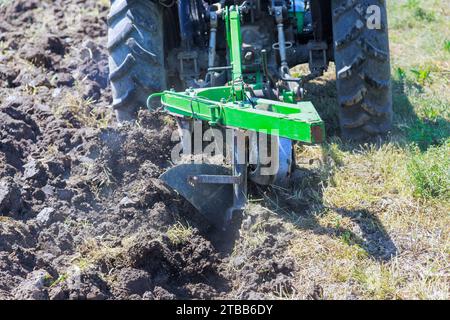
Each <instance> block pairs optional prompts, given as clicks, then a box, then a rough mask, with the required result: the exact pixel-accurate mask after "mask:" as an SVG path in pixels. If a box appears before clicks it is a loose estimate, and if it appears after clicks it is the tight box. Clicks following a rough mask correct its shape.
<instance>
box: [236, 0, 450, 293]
mask: <svg viewBox="0 0 450 320" xmlns="http://www.w3.org/2000/svg"><path fill="white" fill-rule="evenodd" d="M387 3H388V14H389V27H390V42H391V64H392V78H393V102H394V112H395V115H394V128H393V130H392V133H391V134H390V136H389V137H387V138H386V139H385V140H384V141H382V142H377V143H367V144H361V145H358V144H351V143H348V142H345V141H342V140H341V139H340V138H339V137H338V134H339V129H338V125H337V118H336V108H337V106H336V102H335V101H336V100H335V99H336V91H335V80H334V79H335V78H334V69H333V67H331V68H330V71H329V72H327V73H326V74H325V76H324V77H323V78H322V79H318V80H316V81H315V82H314V83H313V84H311V85H309V87H307V89H308V92H307V99H309V100H312V102H313V103H314V105H315V106H316V107H317V108H318V110H319V112H320V113H321V116H322V117H323V118H324V119H325V121H326V123H327V134H328V137H329V138H328V141H327V143H326V144H324V145H323V146H322V147H314V146H299V147H297V152H296V155H297V163H298V165H299V166H300V167H301V168H302V170H303V171H304V172H305V175H304V177H303V178H302V179H301V180H300V181H299V182H297V183H296V184H295V185H294V187H293V188H292V189H291V190H281V191H280V190H276V191H274V192H272V194H269V196H265V199H264V200H265V201H264V203H265V206H267V207H270V208H271V210H272V213H271V214H272V216H273V217H278V218H280V219H281V220H282V221H283V223H284V225H285V228H287V229H289V230H290V231H291V232H292V233H293V236H292V239H293V240H291V242H290V245H289V246H288V247H287V249H286V252H284V253H283V254H284V255H288V256H291V257H293V259H294V260H295V261H296V265H297V272H296V275H295V278H296V291H295V294H294V295H284V296H285V297H284V298H287V299H293V298H295V299H296V298H308V297H310V296H311V292H314V291H315V290H316V289H315V288H317V287H320V288H322V291H323V294H321V298H324V299H449V298H450V295H449V292H450V283H449V281H448V275H449V274H448V272H449V269H448V266H449V263H450V259H449V252H450V251H449V250H450V215H449V212H450V189H449V186H450V90H448V88H449V86H450V41H449V39H450V20H449V18H448V17H449V16H450V14H449V12H448V10H449V9H448V6H446V4H445V3H444V2H442V1H438V0H431V1H420V0H408V1H406V0H400V1H393V0H388V1H387ZM302 68H303V67H300V68H299V72H301V70H302ZM267 212H270V211H267ZM267 212H266V213H267ZM245 235H246V234H244V237H242V242H241V243H239V245H238V247H239V250H242V249H245V248H246V247H251V246H252V245H254V243H255V241H257V239H258V237H257V233H256V232H253V233H250V234H249V235H246V236H245ZM274 291H275V292H274V294H275V295H276V296H283V295H281V294H279V293H278V292H277V289H274Z"/></svg>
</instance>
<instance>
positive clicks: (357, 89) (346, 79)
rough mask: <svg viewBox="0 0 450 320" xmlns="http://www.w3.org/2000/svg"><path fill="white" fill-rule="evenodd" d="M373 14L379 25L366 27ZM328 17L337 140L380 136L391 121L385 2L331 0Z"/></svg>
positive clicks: (387, 128)
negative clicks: (334, 82) (330, 24)
mask: <svg viewBox="0 0 450 320" xmlns="http://www.w3.org/2000/svg"><path fill="white" fill-rule="evenodd" d="M371 6H377V7H371ZM378 8H379V9H380V10H378ZM374 10H375V11H374ZM377 11H379V13H380V14H381V15H378V16H379V18H380V19H378V20H372V19H369V20H370V21H369V20H368V17H369V15H371V14H373V13H374V12H377ZM332 16H333V38H334V60H335V64H336V84H337V92H338V100H339V120H340V127H341V133H342V136H343V137H344V138H347V139H352V140H363V139H368V138H370V137H373V136H379V135H383V134H385V133H386V132H388V131H389V130H390V129H391V126H392V116H393V111H392V90H391V79H390V77H391V70H390V61H389V60H390V59H389V39H388V31H387V30H388V29H387V14H386V3H385V0H362V1H356V0H332ZM371 17H372V18H374V17H376V16H373V15H371ZM374 21H375V22H374ZM376 21H378V22H380V23H379V24H378V26H377V25H376Z"/></svg>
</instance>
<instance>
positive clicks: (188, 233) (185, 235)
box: [166, 222, 194, 246]
mask: <svg viewBox="0 0 450 320" xmlns="http://www.w3.org/2000/svg"><path fill="white" fill-rule="evenodd" d="M166 235H167V237H168V238H169V241H170V242H171V243H172V244H173V245H176V246H177V245H181V244H185V243H187V242H188V241H189V240H190V239H191V238H192V237H193V235H194V229H193V228H192V227H191V226H190V225H184V224H182V223H181V222H178V223H176V224H174V225H173V226H171V227H169V229H168V230H167V232H166Z"/></svg>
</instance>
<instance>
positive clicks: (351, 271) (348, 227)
mask: <svg viewBox="0 0 450 320" xmlns="http://www.w3.org/2000/svg"><path fill="white" fill-rule="evenodd" d="M387 2H388V14H389V29H390V50H391V64H392V66H391V69H392V77H393V93H394V95H393V99H394V112H395V116H394V128H393V130H392V132H391V133H390V134H389V135H388V136H387V137H384V138H378V139H376V140H374V141H371V142H367V143H363V144H361V143H351V142H347V141H342V140H341V139H340V138H339V129H338V125H337V118H336V110H337V108H338V106H337V104H336V89H335V80H334V79H335V76H334V74H335V70H334V67H333V66H330V69H329V71H328V72H327V73H326V74H325V76H324V77H322V78H320V79H318V80H316V81H314V82H313V83H310V84H308V86H307V88H306V89H307V92H306V99H309V100H311V101H313V103H314V104H315V106H316V107H317V109H318V110H319V112H320V114H321V116H322V117H323V118H324V119H325V121H326V124H327V134H328V139H327V142H326V143H325V144H324V145H322V146H300V145H299V146H297V153H296V155H297V162H298V166H299V167H300V173H299V175H298V178H297V180H296V181H295V183H294V185H293V186H292V188H290V189H282V188H275V187H271V188H256V187H255V188H252V189H255V190H253V191H252V193H251V196H250V199H249V205H248V208H247V210H246V212H245V215H244V218H243V222H242V224H241V225H239V226H237V227H236V228H235V230H233V232H230V233H228V234H227V235H223V234H218V233H217V232H215V231H214V230H212V229H211V228H210V227H209V226H208V225H207V224H206V223H205V221H203V220H202V219H201V218H200V217H199V216H198V215H197V214H196V213H195V212H194V209H193V208H192V207H191V206H190V205H189V204H188V203H186V202H185V201H184V200H183V199H181V198H180V197H178V196H177V195H176V194H174V193H173V192H172V191H170V190H168V189H167V188H166V187H165V186H164V185H162V184H161V182H160V181H159V180H158V179H157V177H158V176H159V175H160V174H161V173H162V172H164V170H165V169H167V168H168V167H170V166H171V163H170V161H169V160H170V159H169V158H170V149H171V147H172V146H173V143H172V142H171V141H170V137H171V133H172V130H173V129H175V126H174V123H173V121H172V120H171V119H170V118H168V117H167V116H166V115H165V114H163V113H161V112H156V113H150V112H148V111H142V112H140V114H139V121H138V124H137V125H135V126H131V125H125V126H118V125H117V123H116V121H115V119H114V116H113V115H112V112H111V111H110V109H109V108H108V106H109V105H110V103H111V93H110V89H109V87H108V81H107V77H108V64H107V51H106V49H105V47H106V41H107V40H106V26H105V22H106V15H107V13H108V6H109V1H94V0H86V1H82V3H83V5H82V6H80V5H79V3H80V1H76V0H66V1H62V0H56V1H47V0H45V1H36V0H6V1H5V0H3V1H0V17H2V19H0V182H1V183H0V299H176V298H189V299H192V298H195V299H205V298H213V299H224V298H228V299H257V298H262V299H449V298H450V295H449V292H450V281H449V276H450V214H449V213H450V12H449V7H448V5H447V4H446V2H445V1H438V0H430V1H420V0H408V1H406V0H399V1H393V0H388V1H387ZM3 17H5V19H3ZM301 70H303V67H299V68H298V71H301Z"/></svg>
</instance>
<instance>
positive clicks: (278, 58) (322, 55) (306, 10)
mask: <svg viewBox="0 0 450 320" xmlns="http://www.w3.org/2000/svg"><path fill="white" fill-rule="evenodd" d="M108 26H109V31H108V50H109V53H110V58H109V65H110V76H109V78H110V82H111V87H112V93H113V103H112V106H113V108H114V110H115V112H116V116H117V119H118V121H119V122H125V121H133V120H134V119H135V117H136V113H137V111H138V110H139V109H140V108H142V107H145V106H147V107H149V108H153V106H154V104H155V100H157V101H158V102H159V104H160V105H162V106H163V107H164V109H165V110H166V111H167V112H168V113H169V114H171V115H173V116H174V117H175V118H176V119H177V123H178V127H179V129H180V130H179V131H180V137H181V140H182V145H183V148H187V145H189V144H190V143H191V142H192V141H191V139H192V136H191V135H190V134H186V132H187V133H190V132H193V131H195V127H196V124H198V123H200V124H205V126H206V127H209V128H217V129H219V132H220V130H222V132H224V131H227V132H231V137H230V139H228V140H227V141H228V142H227V143H226V145H225V149H227V150H229V154H230V155H231V156H230V157H229V159H230V167H227V166H223V165H216V164H205V163H187V164H186V163H185V164H181V165H178V166H175V167H173V168H171V169H170V170H168V171H167V172H166V173H164V174H163V175H162V176H161V179H162V180H163V181H165V182H166V183H167V184H168V185H169V186H170V187H172V188H173V189H174V190H176V191H177V192H178V193H180V194H181V195H182V196H184V197H185V198H186V199H187V200H188V201H189V202H191V203H192V204H193V205H194V207H196V208H197V209H198V210H199V211H200V212H201V213H202V214H203V215H204V216H205V217H206V218H207V219H208V220H209V221H210V222H211V223H212V224H214V225H215V226H217V227H219V228H224V227H226V225H227V224H228V223H229V221H231V219H232V218H233V216H234V215H235V214H236V213H237V212H242V210H243V209H244V207H245V205H246V199H247V182H248V181H249V180H250V181H252V182H254V183H257V184H261V185H281V186H285V185H287V184H288V183H289V180H290V178H291V176H292V174H293V172H294V171H295V156H294V148H293V145H294V142H295V141H299V142H300V143H307V144H315V143H321V142H323V141H324V139H325V125H324V123H323V121H322V119H321V118H320V116H319V113H318V112H317V111H316V110H315V108H314V106H313V104H312V103H311V102H309V101H305V99H304V95H305V84H306V83H308V82H309V81H311V80H314V79H316V78H319V77H321V76H322V75H323V74H324V73H325V72H326V71H327V70H328V67H329V64H330V62H334V64H335V66H336V86H337V100H338V101H337V102H336V103H337V104H338V105H339V109H338V110H339V111H338V112H339V114H338V116H339V117H338V118H339V123H340V129H341V134H342V136H343V137H344V138H346V139H352V140H361V139H367V138H370V137H373V136H379V135H382V134H385V133H386V132H388V131H389V130H390V127H391V122H392V97H391V83H390V61H389V42H388V33H387V16H386V4H385V0H361V1H357V0H233V1H231V0H220V1H217V0H113V1H112V4H111V10H110V14H109V16H108ZM301 64H308V66H309V72H307V73H306V72H305V74H299V73H298V72H295V73H294V72H292V68H294V67H296V66H297V65H301ZM202 130H203V129H200V131H201V132H203V131H202ZM216 132H217V130H216ZM227 134H228V133H227ZM188 140H189V141H188ZM267 149H270V150H269V151H268V150H267ZM263 150H264V152H265V154H268V155H269V156H270V157H269V158H270V160H269V161H263V160H266V159H263V157H262V156H261V154H262V153H261V152H262V151H263ZM264 152H263V153H264ZM264 158H265V157H264ZM274 167H275V170H273V168H274ZM269 168H270V170H269Z"/></svg>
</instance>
